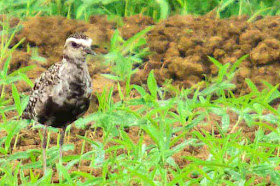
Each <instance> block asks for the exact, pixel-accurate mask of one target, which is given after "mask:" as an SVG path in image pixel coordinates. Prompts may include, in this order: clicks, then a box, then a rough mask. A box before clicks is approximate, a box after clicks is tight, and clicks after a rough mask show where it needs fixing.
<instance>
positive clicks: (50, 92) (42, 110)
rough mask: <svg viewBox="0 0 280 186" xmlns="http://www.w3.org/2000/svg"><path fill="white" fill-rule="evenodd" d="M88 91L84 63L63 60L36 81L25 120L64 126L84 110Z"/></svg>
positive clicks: (89, 93)
mask: <svg viewBox="0 0 280 186" xmlns="http://www.w3.org/2000/svg"><path fill="white" fill-rule="evenodd" d="M91 92H92V90H91V79H90V76H89V73H88V69H87V65H86V63H84V64H82V65H76V64H74V63H69V62H68V61H67V60H65V59H63V60H62V62H60V63H56V64H54V65H53V66H51V67H50V68H49V69H48V71H46V72H44V73H43V74H42V75H41V76H40V77H39V78H38V79H37V80H36V82H35V85H34V88H33V90H32V93H31V95H30V98H29V103H28V105H27V107H26V109H25V111H24V118H26V119H34V120H36V121H38V122H39V123H41V124H45V125H48V126H53V127H64V126H65V125H68V124H70V123H72V122H73V121H75V120H76V119H78V118H79V117H80V116H81V115H83V114H84V113H85V112H86V111H87V109H88V107H89V99H90V96H91Z"/></svg>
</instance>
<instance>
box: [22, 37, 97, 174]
mask: <svg viewBox="0 0 280 186" xmlns="http://www.w3.org/2000/svg"><path fill="white" fill-rule="evenodd" d="M91 42H92V40H91V39H90V38H89V37H88V36H86V35H85V34H83V33H75V34H72V35H70V36H69V37H68V38H67V40H66V42H65V45H64V51H63V59H62V61H61V62H59V63H56V64H54V65H52V66H51V67H50V68H49V69H48V70H47V71H46V72H44V73H43V74H42V75H41V76H40V77H39V78H38V79H37V80H36V81H35V85H34V87H33V90H32V92H31V95H30V98H29V102H28V104H27V107H26V108H25V110H24V112H23V115H22V118H23V119H33V120H35V121H37V122H39V123H41V124H43V125H45V127H44V134H43V144H42V146H43V168H44V174H45V172H46V167H47V164H46V144H47V140H46V136H47V126H52V127H56V128H61V129H60V140H59V161H60V163H62V146H63V139H64V134H65V128H66V126H67V125H69V124H71V123H72V122H74V121H75V120H77V119H78V118H79V117H80V116H82V115H83V114H84V113H85V112H86V111H87V109H88V107H89V103H90V97H91V93H92V88H91V78H90V75H89V72H88V67H87V63H86V56H87V54H92V55H96V54H95V52H93V51H92V50H91V48H90V47H91Z"/></svg>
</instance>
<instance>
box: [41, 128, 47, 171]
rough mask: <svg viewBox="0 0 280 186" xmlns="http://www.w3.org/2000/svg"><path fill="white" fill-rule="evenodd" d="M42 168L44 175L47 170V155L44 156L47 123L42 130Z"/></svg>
mask: <svg viewBox="0 0 280 186" xmlns="http://www.w3.org/2000/svg"><path fill="white" fill-rule="evenodd" d="M42 146H43V169H44V175H46V172H47V156H46V148H47V125H45V127H44V132H43V144H42Z"/></svg>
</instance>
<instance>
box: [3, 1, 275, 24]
mask: <svg viewBox="0 0 280 186" xmlns="http://www.w3.org/2000/svg"><path fill="white" fill-rule="evenodd" d="M215 8H216V11H217V16H218V17H230V16H232V15H243V14H246V15H249V16H250V17H251V16H257V15H277V14H279V13H280V12H279V11H280V10H279V8H280V2H279V1H276V0H250V1H249V0H239V1H236V0H208V1H205V0H151V1H146V0H77V1H73V0H65V1H64V0H22V1H18V0H0V12H4V13H8V14H12V15H14V16H16V17H25V16H35V15H62V16H65V17H68V18H73V19H84V20H88V18H89V16H90V15H94V14H106V15H109V16H116V15H117V16H121V17H123V16H131V15H135V14H143V15H147V16H151V17H153V18H154V19H155V20H158V19H165V18H167V17H168V16H169V15H174V14H194V15H203V14H206V13H208V12H210V11H211V10H213V9H215Z"/></svg>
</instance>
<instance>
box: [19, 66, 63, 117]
mask: <svg viewBox="0 0 280 186" xmlns="http://www.w3.org/2000/svg"><path fill="white" fill-rule="evenodd" d="M61 65H62V63H55V64H54V65H52V66H51V67H50V68H48V70H47V71H46V72H44V73H42V74H41V76H40V77H39V78H37V79H36V80H35V83H34V87H33V89H32V92H31V94H30V97H29V101H28V104H27V106H26V108H25V109H24V111H23V114H22V118H23V119H34V116H35V114H36V113H35V107H36V104H37V103H38V100H39V99H42V96H44V95H45V94H49V90H50V89H51V87H52V86H54V85H55V84H56V83H55V82H58V80H59V69H60V67H61Z"/></svg>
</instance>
